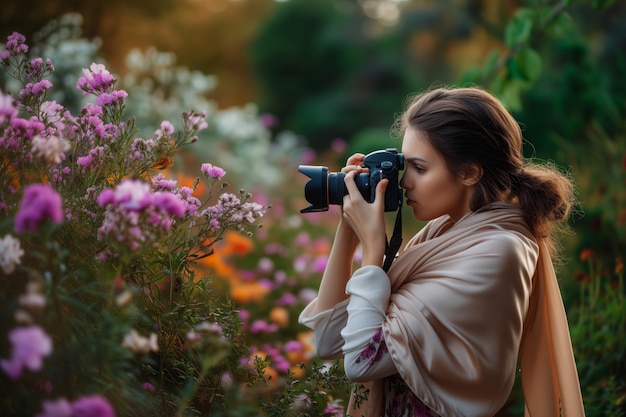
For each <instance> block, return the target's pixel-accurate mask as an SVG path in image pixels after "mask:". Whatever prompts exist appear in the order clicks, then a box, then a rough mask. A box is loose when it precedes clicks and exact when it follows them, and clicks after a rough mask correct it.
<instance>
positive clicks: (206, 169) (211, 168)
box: [200, 164, 226, 179]
mask: <svg viewBox="0 0 626 417" xmlns="http://www.w3.org/2000/svg"><path fill="white" fill-rule="evenodd" d="M200 171H202V173H203V174H204V175H206V176H207V177H209V178H217V179H220V178H222V177H223V176H224V175H226V171H224V170H223V169H222V168H220V167H217V166H215V165H211V164H202V166H201V167H200Z"/></svg>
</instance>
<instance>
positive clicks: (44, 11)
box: [0, 0, 177, 47]
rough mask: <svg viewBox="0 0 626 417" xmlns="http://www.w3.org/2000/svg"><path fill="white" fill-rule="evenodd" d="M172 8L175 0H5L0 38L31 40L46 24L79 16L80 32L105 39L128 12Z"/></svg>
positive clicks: (161, 11)
mask: <svg viewBox="0 0 626 417" xmlns="http://www.w3.org/2000/svg"><path fill="white" fill-rule="evenodd" d="M175 4H177V2H176V0H132V1H125V0H108V1H107V2H102V1H99V0H28V1H22V0H5V1H3V2H2V13H0V28H1V29H0V35H1V36H2V38H3V39H5V38H6V36H7V35H9V34H10V33H12V32H13V31H18V32H20V33H22V34H24V35H26V36H27V37H28V38H30V37H31V36H32V35H34V34H35V33H36V32H37V31H38V30H39V29H40V28H42V27H43V26H45V24H46V23H48V21H50V20H52V19H55V18H58V17H60V16H62V15H64V14H66V13H79V14H81V15H82V16H83V17H84V26H83V31H84V33H85V35H86V36H87V37H89V38H91V37H102V38H106V37H107V36H108V35H109V34H111V33H112V32H114V31H117V30H119V29H120V26H119V21H118V20H117V19H116V18H117V17H119V16H120V15H122V14H123V13H125V12H127V11H129V10H133V9H136V10H142V11H143V13H145V14H147V15H151V16H160V15H163V14H164V13H167V12H169V11H170V10H171V9H172V7H173V6H174V5H175ZM109 47H114V46H113V45H110V46H109Z"/></svg>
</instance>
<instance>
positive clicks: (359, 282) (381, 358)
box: [299, 266, 397, 382]
mask: <svg viewBox="0 0 626 417" xmlns="http://www.w3.org/2000/svg"><path fill="white" fill-rule="evenodd" d="M390 292H391V288H390V285H389V278H388V277H387V274H386V273H385V272H384V271H383V270H382V269H381V268H380V267H376V266H366V267H363V268H360V269H359V270H357V271H356V272H355V273H354V275H353V276H352V278H350V280H349V281H348V285H347V286H346V293H347V294H348V295H350V297H349V298H348V299H347V300H345V301H342V302H341V303H339V304H337V305H336V306H335V307H333V308H332V309H329V310H325V311H322V312H320V313H317V314H315V315H310V312H311V311H312V310H314V308H315V305H316V303H317V299H315V300H313V301H312V302H311V303H310V304H309V305H308V306H307V307H306V308H305V309H304V310H303V311H302V313H300V317H299V322H300V324H303V325H305V326H307V327H309V328H311V329H313V331H314V332H315V349H316V355H317V356H318V357H320V358H322V359H339V358H341V357H343V358H344V368H345V373H346V376H347V377H348V379H350V380H351V381H354V382H364V381H371V380H374V379H379V378H383V377H385V376H388V375H392V374H395V373H397V370H396V367H395V365H394V363H393V360H392V359H391V356H390V355H389V352H388V351H387V347H386V344H385V341H384V339H383V335H382V328H381V325H382V322H383V320H384V318H385V311H386V309H387V305H388V304H389V295H390Z"/></svg>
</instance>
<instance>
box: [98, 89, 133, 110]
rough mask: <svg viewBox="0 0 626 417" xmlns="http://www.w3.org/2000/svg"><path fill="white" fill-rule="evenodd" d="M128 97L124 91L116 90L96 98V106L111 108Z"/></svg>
mask: <svg viewBox="0 0 626 417" xmlns="http://www.w3.org/2000/svg"><path fill="white" fill-rule="evenodd" d="M126 97H128V93H126V91H124V90H116V91H113V92H111V93H102V94H100V95H99V96H98V98H96V104H97V105H98V106H102V107H105V106H111V105H115V104H117V103H119V102H120V101H122V100H123V99H125V98H126Z"/></svg>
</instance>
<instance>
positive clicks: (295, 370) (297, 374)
mask: <svg viewBox="0 0 626 417" xmlns="http://www.w3.org/2000/svg"><path fill="white" fill-rule="evenodd" d="M289 370H290V371H291V374H292V375H293V377H294V378H295V379H300V378H302V377H304V368H301V367H300V366H299V365H294V366H292V367H290V368H289Z"/></svg>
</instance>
